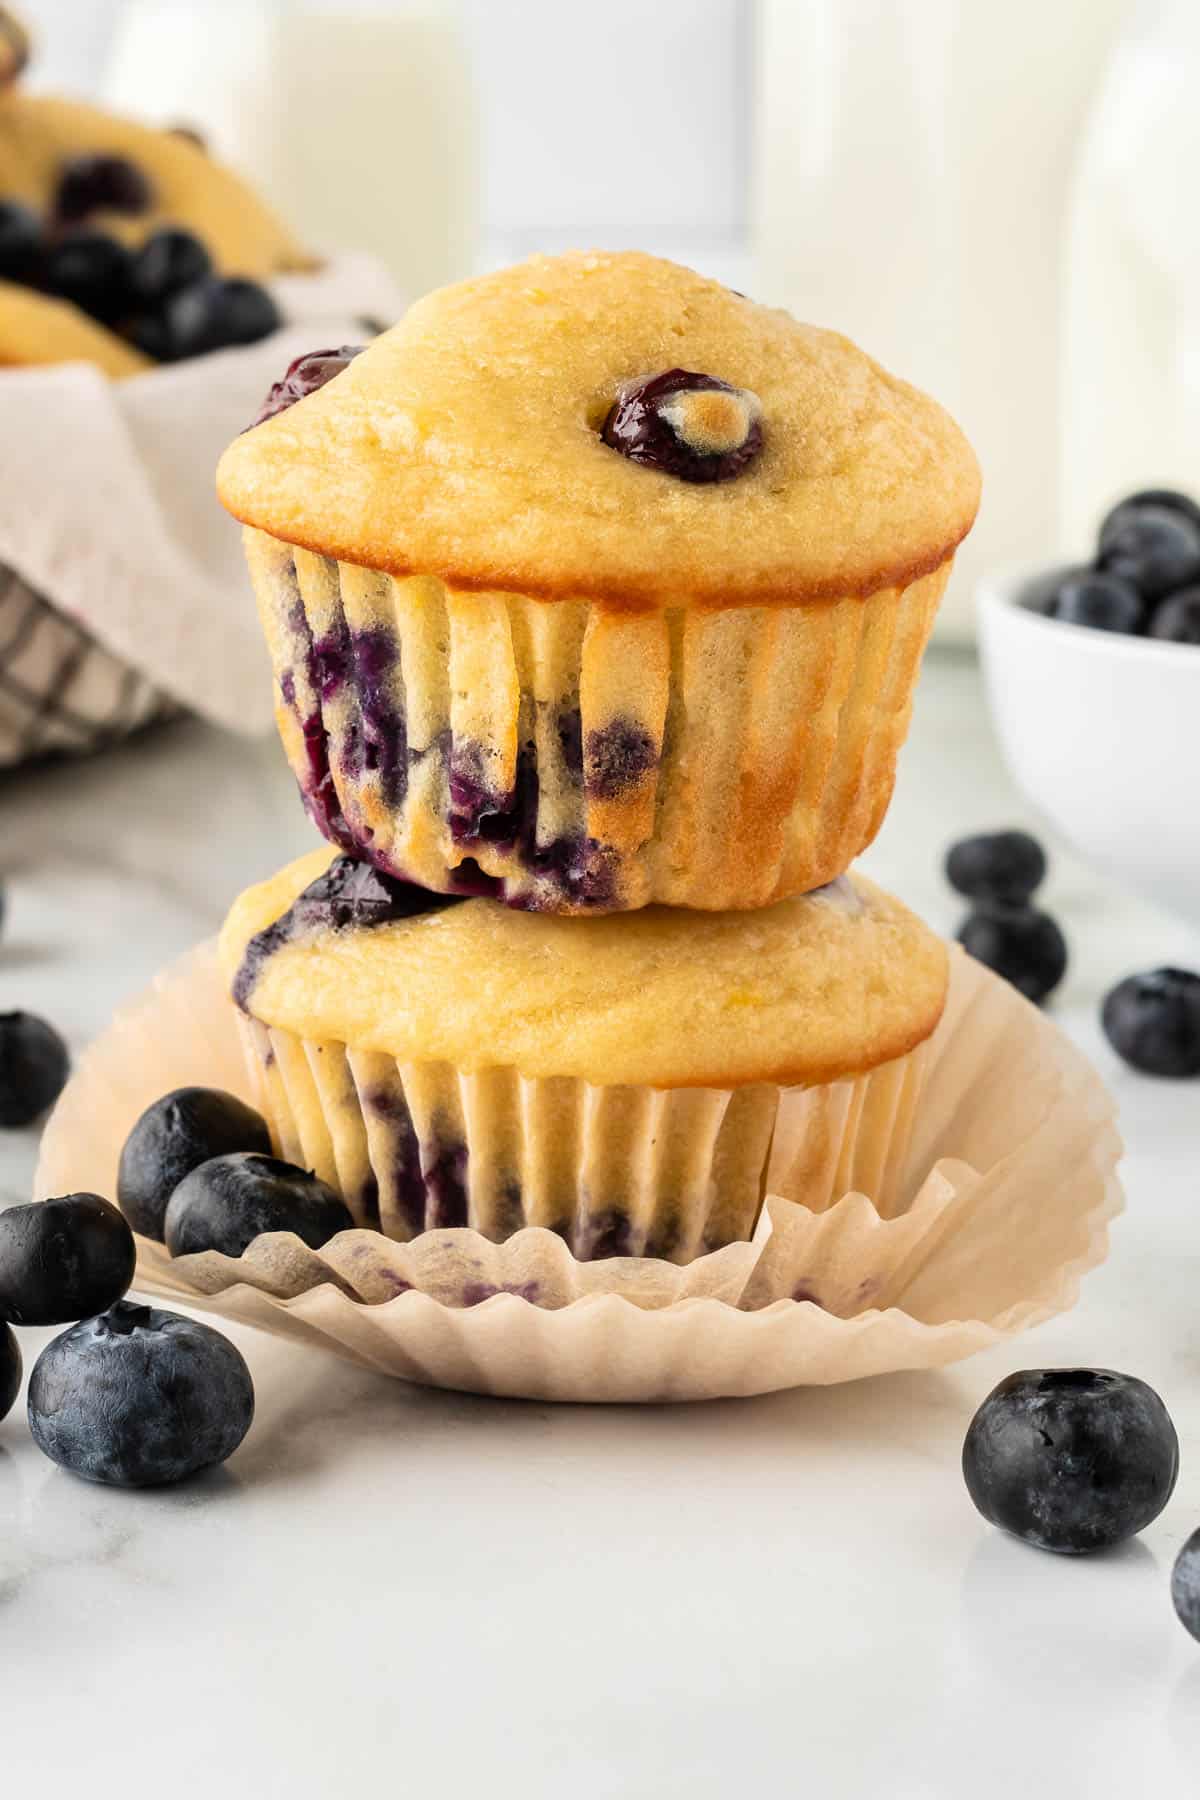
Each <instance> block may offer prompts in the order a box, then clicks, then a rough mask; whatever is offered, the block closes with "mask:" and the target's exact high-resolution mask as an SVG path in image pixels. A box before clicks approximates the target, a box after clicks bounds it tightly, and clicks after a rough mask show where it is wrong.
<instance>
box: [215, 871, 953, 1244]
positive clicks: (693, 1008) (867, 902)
mask: <svg viewBox="0 0 1200 1800" xmlns="http://www.w3.org/2000/svg"><path fill="white" fill-rule="evenodd" d="M221 954H222V960H223V965H224V969H225V973H226V976H227V979H228V980H229V983H230V986H231V988H232V991H233V993H234V995H235V998H236V1000H237V1002H238V1004H239V1008H240V1012H241V1017H242V1024H243V1031H244V1037H245V1042H246V1048H247V1057H248V1063H249V1067H250V1070H251V1076H252V1080H253V1084H254V1091H255V1098H256V1104H257V1105H258V1107H259V1108H260V1110H261V1111H262V1113H263V1116H264V1117H265V1118H266V1119H267V1121H268V1124H269V1125H270V1127H271V1133H272V1138H273V1141H274V1145H275V1149H276V1151H277V1153H278V1154H279V1155H281V1156H282V1157H284V1158H286V1159H287V1160H288V1161H289V1162H292V1163H296V1164H298V1165H299V1166H300V1167H302V1168H305V1169H311V1170H313V1171H314V1172H315V1173H316V1175H317V1176H318V1177H319V1178H320V1179H321V1180H322V1181H324V1182H326V1183H327V1184H328V1185H329V1187H331V1188H332V1189H333V1190H334V1191H335V1192H336V1193H338V1194H340V1195H341V1196H342V1198H343V1199H344V1200H345V1202H346V1204H347V1205H348V1206H349V1208H350V1211H351V1213H352V1214H353V1216H354V1220H355V1223H356V1224H358V1225H361V1226H370V1227H375V1228H378V1229H381V1230H383V1231H384V1232H386V1233H387V1234H388V1235H389V1236H391V1237H395V1238H399V1239H407V1238H409V1237H412V1236H415V1235H416V1234H417V1233H418V1232H421V1231H424V1230H430V1229H439V1228H445V1227H449V1226H461V1225H469V1226H472V1227H474V1228H475V1229H476V1230H478V1231H481V1232H483V1233H484V1234H485V1235H487V1236H488V1237H491V1238H493V1239H496V1240H500V1239H502V1238H505V1237H507V1236H509V1235H510V1234H511V1233H512V1232H513V1231H516V1230H517V1229H519V1228H520V1227H521V1226H523V1225H542V1226H546V1227H548V1228H549V1229H551V1230H553V1231H555V1232H558V1233H560V1234H561V1235H562V1236H563V1237H564V1239H565V1240H566V1241H567V1242H568V1244H569V1245H570V1246H571V1248H572V1250H573V1251H574V1253H575V1254H576V1255H577V1256H578V1257H580V1258H581V1259H582V1258H589V1257H595V1256H603V1255H652V1256H661V1257H667V1258H669V1259H671V1260H672V1261H676V1262H686V1261H688V1260H690V1259H691V1258H692V1257H694V1256H696V1255H698V1254H700V1253H702V1252H703V1251H706V1250H712V1249H717V1248H719V1247H720V1246H721V1245H723V1244H726V1243H729V1242H732V1241H734V1240H736V1239H742V1238H746V1237H748V1236H749V1235H750V1234H751V1232H752V1231H753V1229H754V1224H755V1221H756V1219H757V1216H758V1212H759V1208H760V1205H761V1201H762V1197H763V1192H764V1188H765V1184H766V1179H767V1169H768V1160H769V1158H770V1156H771V1154H772V1149H773V1145H776V1144H777V1143H778V1142H779V1141H780V1140H781V1139H783V1138H784V1137H786V1139H787V1143H788V1164H787V1168H786V1169H782V1168H778V1169H776V1170H775V1171H774V1172H773V1176H772V1179H773V1180H774V1179H779V1180H781V1181H783V1182H784V1184H785V1186H784V1191H788V1192H790V1193H792V1194H794V1196H795V1197H796V1198H803V1199H804V1200H805V1202H806V1204H809V1205H811V1206H813V1207H814V1208H820V1207H823V1206H827V1205H828V1204H830V1202H831V1201H832V1200H833V1199H835V1198H837V1197H838V1196H839V1195H840V1194H842V1193H844V1192H845V1191H846V1190H847V1189H848V1188H852V1187H861V1188H862V1190H863V1191H865V1192H867V1193H870V1194H871V1195H872V1196H873V1197H878V1198H879V1200H880V1202H881V1209H882V1210H885V1211H886V1210H887V1201H886V1196H887V1193H888V1191H889V1189H890V1188H891V1187H892V1186H893V1185H894V1183H895V1181H896V1180H898V1178H899V1176H900V1173H901V1168H902V1164H903V1161H904V1149H905V1145H906V1141H907V1129H908V1125H909V1123H910V1122H911V1119H912V1116H913V1110H914V1107H915V1103H916V1099H917V1097H918V1095H919V1092H920V1087H921V1083H922V1079H923V1071H924V1068H925V1061H926V1046H927V1044H928V1040H929V1038H930V1035H931V1033H932V1032H933V1030H934V1028H935V1026H936V1025H937V1022H938V1019H939V1018H940V1016H941V1012H942V1008H943V1005H944V1001H945V994H946V985H947V952H946V947H945V945H944V944H942V943H941V941H940V940H939V939H938V938H936V937H935V936H934V935H933V933H932V932H930V931H929V930H928V929H927V928H926V927H925V926H924V925H922V924H921V922H920V921H919V920H918V919H916V918H914V917H913V915H912V914H911V913H909V912H907V911H906V910H905V908H904V907H902V906H901V905H900V904H899V902H898V901H896V900H894V899H892V898H891V897H890V896H889V895H887V894H885V893H883V892H881V890H880V889H878V888H876V887H874V886H873V885H872V884H871V883H870V882H868V881H866V880H864V879H862V878H861V877H858V876H854V877H850V878H846V879H844V880H841V881H838V882H836V883H834V884H833V885H832V886H831V887H829V888H827V889H825V890H824V891H822V892H820V893H817V894H813V895H810V896H807V897H803V898H796V899H789V900H784V901H780V902H778V903H777V904H775V905H773V906H771V907H769V908H766V909H764V910H762V911H758V912H754V913H746V912H726V913H715V912H708V913H688V912H684V911H681V910H676V909H671V908H665V907H651V908H647V909H645V910H643V911H640V912H638V913H636V914H633V915H630V916H625V917H622V916H612V917H596V918H586V919H578V918H575V919H571V918H556V917H550V916H546V915H537V914H532V913H527V912H521V911H519V910H516V909H513V908H509V907H504V906H498V905H497V904H496V903H495V902H494V901H493V900H489V899H469V900H464V901H462V902H461V903H456V902H455V901H454V900H453V899H452V898H450V897H449V896H446V895H434V894H429V893H427V892H424V891H423V890H420V889H416V888H412V887H408V886H406V885H405V884H403V883H401V882H397V881H395V880H393V879H392V878H390V877H387V876H381V875H379V874H378V873H377V872H376V871H374V870H372V869H370V868H369V867H368V866H366V865H363V864H361V863H355V862H351V861H350V860H349V859H347V858H345V857H341V856H333V855H332V853H331V852H330V851H329V850H328V849H321V850H318V851H315V852H313V853H312V854H311V855H309V856H306V857H303V858H301V859H300V861H299V862H296V863H293V864H292V865H291V866H290V867H288V868H286V869H284V870H283V871H282V872H281V873H280V874H279V875H277V876H276V877H275V878H274V879H273V880H271V881H267V882H264V883H263V884H262V885H261V886H259V887H255V888H251V889H249V890H248V892H247V893H245V894H243V895H242V897H241V899H240V900H239V901H238V902H237V904H236V905H235V906H234V908H233V911H232V913H231V914H230V917H229V919H228V921H227V923H226V926H225V930H224V933H223V936H222V940H221ZM784 1122H786V1130H784V1129H783V1124H784Z"/></svg>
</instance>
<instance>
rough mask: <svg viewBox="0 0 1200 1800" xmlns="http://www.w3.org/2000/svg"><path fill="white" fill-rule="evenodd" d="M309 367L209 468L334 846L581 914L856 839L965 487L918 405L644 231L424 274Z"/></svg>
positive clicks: (966, 500)
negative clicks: (437, 286)
mask: <svg viewBox="0 0 1200 1800" xmlns="http://www.w3.org/2000/svg"><path fill="white" fill-rule="evenodd" d="M323 354H324V355H325V356H326V357H328V356H330V355H332V354H333V353H323ZM324 373H325V374H326V375H331V376H332V377H333V378H332V379H324V382H323V385H317V384H316V382H313V383H311V384H310V388H311V391H309V392H307V394H306V396H305V397H304V398H302V399H300V400H299V402H298V403H297V404H295V405H292V406H285V407H284V408H283V409H280V407H279V406H278V405H273V406H272V408H271V412H272V416H269V417H267V418H266V420H265V422H264V423H262V424H259V425H257V426H256V427H255V429H253V430H250V431H248V432H246V433H244V434H243V435H242V436H241V437H240V438H239V439H238V440H237V442H236V443H235V444H234V445H233V446H232V447H231V448H230V450H229V451H228V452H227V453H226V456H225V458H224V460H223V462H222V465H221V470H220V475H219V487H220V493H221V497H222V499H223V501H224V503H225V505H226V506H227V507H228V509H229V510H230V511H231V512H232V513H233V514H234V515H235V516H236V517H238V518H239V519H241V520H242V521H243V522H244V523H245V524H246V525H247V526H248V528H249V529H248V531H247V553H248V557H249V562H250V567H251V573H252V576H253V578H254V583H255V587H256V591H257V594H258V599H259V604H260V608H261V612H262V617H263V622H264V625H265V629H266V633H267V637H268V640H269V643H270V648H271V652H272V657H273V660H274V666H275V676H276V682H277V693H278V718H279V723H280V728H281V731H282V734H283V738H284V742H285V746H286V748H287V751H288V755H289V758H290V760H291V762H292V766H293V768H294V770H295V772H296V774H297V777H298V779H299V781H300V784H301V787H302V789H303V792H304V796H305V800H306V802H307V805H308V808H309V810H310V812H311V814H312V816H313V818H314V820H315V821H316V823H317V824H318V825H319V827H320V828H321V830H322V831H323V832H324V834H325V835H326V836H327V837H328V838H329V839H330V840H331V841H332V842H333V843H334V844H335V845H337V846H338V847H339V848H341V849H343V850H345V851H347V852H351V853H354V854H356V855H359V856H363V857H366V858H368V859H369V860H370V861H371V862H372V863H373V864H375V866H376V867H377V868H379V869H380V870H381V871H382V872H384V873H385V874H387V875H390V876H392V877H395V878H400V879H407V880H411V881H414V882H418V883H420V884H421V885H422V886H424V887H427V888H431V889H437V890H441V891H445V892H452V891H454V890H455V889H456V888H458V887H460V886H461V885H463V882H464V880H465V881H466V882H467V883H468V884H470V883H473V882H475V881H476V880H478V879H479V878H480V877H482V878H483V879H485V880H486V881H487V882H488V883H489V884H490V891H492V892H493V893H495V894H496V895H497V896H498V897H500V898H502V899H504V900H507V901H509V902H510V903H513V904H515V905H517V906H520V907H525V908H530V909H538V910H545V911H551V912H571V913H587V912H606V911H624V910H632V909H636V908H639V907H642V906H645V905H648V904H651V903H654V902H663V903H666V904H670V905H675V906H686V907H694V908H703V909H709V908H712V909H729V908H754V907H760V906H765V905H768V904H770V903H771V902H773V901H775V900H777V899H779V898H781V897H783V896H786V895H791V894H798V893H804V892H806V891H808V890H810V889H812V888H814V887H817V886H820V885H821V884H822V883H824V882H827V881H829V880H831V879H832V878H833V877H834V876H836V875H837V874H839V873H840V872H841V871H842V870H843V869H845V867H846V866H847V864H848V863H849V862H850V861H851V860H852V859H853V857H854V856H855V855H857V854H858V852H859V851H860V850H861V849H862V848H863V847H864V846H865V845H866V844H867V843H869V842H870V840H871V838H872V837H873V836H874V834H875V831H876V830H877V829H878V826H879V824H880V822H881V820H882V817H883V813H884V811H885V809H886V806H887V803H888V799H889V796H890V793H891V788H892V782H893V777H894V770H895V760H896V753H897V750H898V748H899V745H900V742H901V741H902V739H903V736H904V733H905V730H906V728H907V722H908V715H909V708H910V702H911V695H912V689H913V684H914V681H915V678H916V672H917V668H918V664H919V661H920V657H921V653H922V650H923V647H924V644H925V640H926V637H927V635H928V632H929V628H930V625H931V622H932V618H933V614H934V611H935V609H936V606H937V603H938V600H939V598H940V596H941V593H942V590H943V588H944V586H945V583H946V579H947V577H948V575H949V571H950V566H951V562H952V559H953V555H954V551H955V548H956V546H957V544H958V543H959V541H960V540H961V539H962V537H963V536H964V535H965V534H966V532H967V531H968V530H969V528H970V526H971V523H972V521H973V519H974V515H975V510H976V506H977V503H978V494H979V479H978V471H977V468H976V464H975V460H974V457H973V456H972V454H971V452H970V450H969V448H968V446H967V445H966V443H965V442H964V440H963V438H962V436H961V434H960V433H959V432H958V430H957V428H956V427H955V426H954V424H953V423H952V421H951V420H950V419H948V418H947V416H946V415H945V413H943V412H942V411H941V409H940V408H939V407H937V406H936V405H935V404H934V403H933V402H932V401H930V400H928V399H926V398H925V397H924V396H923V395H921V394H919V393H917V392H916V391H915V390H914V389H912V388H910V387H908V386H907V385H906V384H905V383H903V382H900V381H897V380H895V379H894V378H893V377H891V376H889V375H887V374H886V373H885V372H884V371H883V370H881V369H880V368H879V367H878V366H877V365H876V364H875V363H873V362H872V361H871V360H870V359H869V358H868V357H866V356H864V355H863V354H862V353H861V352H860V351H859V350H857V349H856V348H855V347H854V346H853V345H852V344H850V343H849V342H848V341H847V340H846V339H845V338H842V337H839V336H837V335H836V334H835V333H832V332H827V331H820V330H817V329H815V328H813V327H810V326H805V325H801V324H798V323H796V322H795V321H794V320H793V319H791V318H790V317H788V316H787V315H786V314H784V313H781V312H776V311H772V310H769V309H767V308H765V307H761V306H757V305H755V304H754V303H753V302H751V301H749V300H747V299H745V298H743V297H742V296H740V295H737V294H734V293H733V292H732V291H731V290H729V289H727V288H724V287H722V286H721V285H720V284H719V283H717V282H714V281H710V280H706V279H704V278H702V277H701V276H699V275H695V274H693V273H691V272H690V271H689V270H686V269H682V268H679V267H677V266H675V265H673V264H670V263H666V262H661V261H658V260H656V259H654V258H652V257H648V256H642V255H634V254H621V255H585V254H572V255H568V256H562V257H556V258H535V259H534V260H533V261H531V262H529V263H526V264H523V265H521V266H519V267H517V268H514V269H510V270H506V271H503V272H501V273H499V274H496V275H490V276H486V277H484V278H482V279H481V280H478V281H472V282H467V283H464V284H462V285H460V286H457V287H453V288H448V289H444V290H442V291H440V292H438V293H435V294H433V295H430V296H429V297H428V298H427V299H426V300H424V301H423V302H421V304H419V305H418V306H416V307H414V308H413V309H412V311H411V312H410V313H409V314H408V316H407V317H406V318H405V320H404V321H403V322H402V323H401V324H400V325H398V326H397V327H395V329H394V330H392V331H391V332H389V333H387V334H385V336H384V337H383V338H382V339H380V340H379V341H377V342H376V343H375V344H373V345H372V346H371V348H370V349H369V350H367V351H366V352H365V353H364V354H362V355H361V356H355V357H353V359H351V358H350V357H349V356H346V357H345V360H344V362H342V363H340V364H338V366H336V367H327V368H326V369H325V371H324Z"/></svg>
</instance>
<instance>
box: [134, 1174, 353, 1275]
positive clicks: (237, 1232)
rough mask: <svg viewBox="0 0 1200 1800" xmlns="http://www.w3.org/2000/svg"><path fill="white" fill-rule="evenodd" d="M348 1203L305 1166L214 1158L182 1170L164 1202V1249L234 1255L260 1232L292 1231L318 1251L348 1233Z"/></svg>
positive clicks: (175, 1252) (173, 1252)
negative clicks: (188, 1171)
mask: <svg viewBox="0 0 1200 1800" xmlns="http://www.w3.org/2000/svg"><path fill="white" fill-rule="evenodd" d="M353 1225H354V1220H353V1219H352V1218H351V1216H350V1212H349V1209H348V1208H347V1207H346V1205H345V1204H344V1203H343V1202H342V1201H341V1200H339V1199H338V1197H337V1195H336V1194H335V1193H334V1191H333V1189H332V1188H329V1187H326V1185H325V1183H324V1182H323V1181H319V1180H318V1179H317V1177H316V1176H315V1175H312V1174H310V1173H309V1172H308V1170H306V1169H297V1168H294V1167H293V1166H292V1164H291V1163H285V1162H280V1161H279V1160H278V1158H276V1157H274V1156H259V1155H257V1154H256V1153H255V1152H251V1153H250V1154H249V1155H245V1154H242V1155H236V1156H216V1157H214V1158H213V1159H212V1161H211V1162H206V1163H201V1165H200V1167H199V1168H198V1169H193V1170H192V1172H191V1174H190V1175H186V1176H185V1177H184V1179H183V1180H182V1181H181V1182H180V1184H179V1186H178V1187H177V1188H176V1189H175V1192H174V1193H173V1194H172V1196H171V1204H170V1205H169V1206H168V1207H167V1225H166V1238H167V1249H168V1250H169V1251H170V1252H171V1255H172V1256H190V1255H193V1254H194V1253H195V1252H197V1251H200V1250H219V1251H221V1252H222V1254H223V1255H225V1256H240V1255H241V1254H242V1251H243V1250H245V1249H246V1247H247V1246H248V1245H249V1244H252V1243H253V1242H254V1240H255V1238H256V1237H261V1236H262V1234H263V1232H265V1231H292V1232H294V1233H295V1234H296V1236H297V1237H298V1238H300V1239H301V1240H302V1241H303V1242H304V1243H306V1244H307V1245H308V1246H309V1248H310V1249H312V1250H319V1249H320V1248H321V1245H322V1244H327V1243H328V1242H329V1240H330V1238H331V1237H334V1236H335V1235H336V1234H337V1232H339V1231H349V1230H351V1229H352V1228H353Z"/></svg>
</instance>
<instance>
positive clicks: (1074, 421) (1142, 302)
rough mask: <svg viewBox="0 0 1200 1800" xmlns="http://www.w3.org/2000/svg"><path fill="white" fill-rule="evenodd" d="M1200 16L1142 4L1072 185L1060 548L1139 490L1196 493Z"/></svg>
mask: <svg viewBox="0 0 1200 1800" xmlns="http://www.w3.org/2000/svg"><path fill="white" fill-rule="evenodd" d="M1198 94H1200V8H1198V7H1197V5H1196V0H1143V3H1142V4H1141V5H1139V6H1137V7H1136V8H1134V9H1133V11H1132V12H1131V14H1130V17H1129V20H1128V23H1127V25H1126V28H1125V30H1124V31H1123V32H1122V34H1121V37H1120V39H1119V41H1118V43H1117V45H1116V47H1115V48H1114V51H1113V54H1112V57H1111V59H1110V61H1109V64H1108V68H1107V71H1106V74H1105V78H1104V82H1103V84H1102V86H1101V88H1100V91H1099V93H1098V94H1097V97H1096V102H1095V105H1094V106H1093V107H1092V110H1091V114H1090V116H1089V119H1088V125H1087V131H1086V133H1085V135H1084V139H1083V143H1082V146H1081V149H1080V154H1079V159H1078V166H1077V170H1076V177H1075V182H1074V186H1073V190H1072V209H1071V223H1070V230H1069V233H1068V236H1067V280H1066V288H1065V292H1064V299H1063V343H1064V351H1065V353H1064V357H1063V366H1062V393H1061V405H1062V440H1061V467H1062V479H1061V499H1062V548H1063V549H1065V550H1066V551H1067V552H1068V553H1069V554H1072V555H1086V554H1088V553H1090V550H1091V548H1092V543H1093V540H1094V538H1095V533H1096V526H1097V523H1098V522H1099V519H1100V517H1101V515H1102V514H1103V513H1104V512H1105V511H1106V510H1107V509H1108V507H1109V506H1111V505H1112V503H1113V502H1114V501H1115V500H1119V499H1121V498H1122V496H1123V495H1125V494H1128V493H1130V492H1131V491H1132V490H1134V489H1137V488H1146V487H1179V488H1183V489H1184V490H1185V491H1187V492H1189V493H1192V494H1195V495H1196V496H1197V497H1198V498H1200V209H1198V208H1197V206H1196V200H1195V184H1196V178H1197V175H1200V101H1198V99H1197V95H1198Z"/></svg>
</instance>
